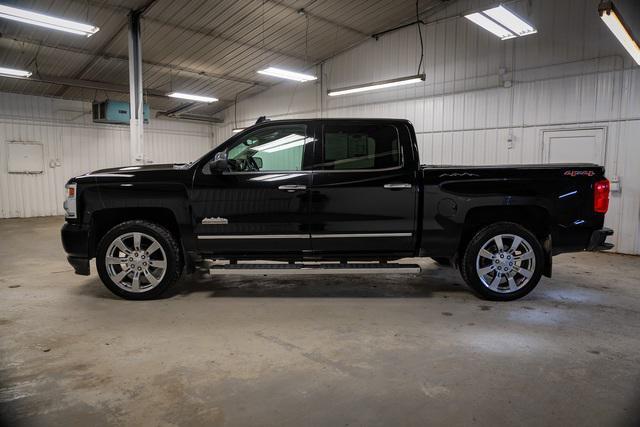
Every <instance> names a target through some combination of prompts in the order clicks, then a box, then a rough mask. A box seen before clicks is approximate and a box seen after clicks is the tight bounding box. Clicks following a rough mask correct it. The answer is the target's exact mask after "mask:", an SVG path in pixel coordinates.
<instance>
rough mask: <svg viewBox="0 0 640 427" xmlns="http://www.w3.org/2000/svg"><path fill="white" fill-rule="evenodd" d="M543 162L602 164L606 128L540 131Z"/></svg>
mask: <svg viewBox="0 0 640 427" xmlns="http://www.w3.org/2000/svg"><path fill="white" fill-rule="evenodd" d="M542 147H543V148H542V150H543V151H542V161H543V162H544V163H595V164H598V165H602V166H604V160H605V158H604V157H605V149H606V128H589V129H560V130H545V131H543V132H542Z"/></svg>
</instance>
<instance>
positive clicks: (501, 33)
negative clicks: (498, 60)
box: [465, 6, 538, 40]
mask: <svg viewBox="0 0 640 427" xmlns="http://www.w3.org/2000/svg"><path fill="white" fill-rule="evenodd" d="M465 18H467V19H468V20H469V21H471V22H473V23H475V24H477V25H479V26H481V27H482V28H484V29H485V30H487V31H489V32H490V33H493V34H495V35H496V36H498V37H500V39H501V40H509V39H513V38H516V37H519V36H527V35H529V34H535V33H537V32H538V30H536V29H535V28H533V27H532V26H531V25H529V24H528V23H527V22H525V21H524V20H523V19H522V18H520V17H519V16H517V15H516V14H515V13H513V12H511V11H510V10H509V9H507V8H505V7H504V6H498V7H494V8H491V9H487V10H484V11H482V12H476V13H470V14H469V15H465Z"/></svg>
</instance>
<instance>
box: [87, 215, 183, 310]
mask: <svg viewBox="0 0 640 427" xmlns="http://www.w3.org/2000/svg"><path fill="white" fill-rule="evenodd" d="M136 231H137V232H142V233H145V234H148V235H150V236H152V237H153V238H154V239H156V240H157V241H158V243H159V244H160V246H162V249H163V250H164V252H165V255H166V257H167V271H166V272H165V275H164V277H163V278H162V280H161V281H160V283H159V284H158V285H157V286H156V287H155V288H153V289H151V290H149V291H147V292H139V293H137V292H128V291H126V290H124V289H122V288H120V287H119V286H118V285H116V284H115V283H114V282H113V281H112V280H111V278H110V277H109V274H108V273H107V266H106V263H105V256H106V252H107V249H108V248H109V245H110V244H111V242H113V240H114V239H115V238H116V237H118V236H121V235H122V234H125V233H131V232H136ZM96 267H97V270H98V275H99V276H100V279H101V280H102V283H104V285H105V286H106V287H107V288H108V289H109V290H110V291H111V292H113V293H114V294H115V295H117V296H119V297H121V298H125V299H128V300H147V299H155V298H158V297H160V295H161V294H162V293H163V292H164V291H165V290H166V289H167V288H168V287H169V286H171V284H172V283H174V282H175V281H176V280H177V278H178V277H179V275H180V254H179V249H178V246H177V243H176V241H175V239H174V238H173V236H172V235H171V233H170V232H169V231H168V230H166V229H165V228H164V227H162V226H160V225H158V224H154V223H151V222H147V221H140V220H134V221H126V222H123V223H121V224H119V225H116V226H115V227H113V228H112V229H111V230H109V231H108V232H107V233H106V234H105V235H104V236H103V237H102V239H100V243H98V249H97V252H96Z"/></svg>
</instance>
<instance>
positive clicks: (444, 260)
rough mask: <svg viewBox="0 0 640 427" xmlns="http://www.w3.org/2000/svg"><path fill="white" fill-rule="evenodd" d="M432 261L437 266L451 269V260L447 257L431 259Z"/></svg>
mask: <svg viewBox="0 0 640 427" xmlns="http://www.w3.org/2000/svg"><path fill="white" fill-rule="evenodd" d="M431 259H432V260H434V261H435V262H436V264H438V265H440V266H442V267H451V260H450V259H449V258H446V257H431Z"/></svg>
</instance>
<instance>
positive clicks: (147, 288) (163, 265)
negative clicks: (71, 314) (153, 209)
mask: <svg viewBox="0 0 640 427" xmlns="http://www.w3.org/2000/svg"><path fill="white" fill-rule="evenodd" d="M96 266H97V268H98V274H99V275H100V279H102V282H103V283H104V284H105V286H106V287H107V288H108V289H109V290H110V291H111V292H113V293H114V294H116V295H118V296H120V297H122V298H125V299H130V300H142V299H153V298H157V297H159V296H160V294H162V292H164V291H165V290H166V289H167V288H168V287H169V286H171V284H173V283H174V282H175V281H176V280H177V279H178V277H179V276H180V252H179V249H178V244H177V243H176V241H175V239H174V238H173V236H172V235H171V233H170V232H169V231H168V230H167V229H165V228H164V227H161V226H160V225H158V224H154V223H151V222H147V221H142V220H133V221H126V222H123V223H121V224H118V225H116V226H115V227H113V228H112V229H111V230H109V231H108V232H107V233H106V234H105V235H104V237H102V239H101V240H100V243H99V244H98V250H97V253H96Z"/></svg>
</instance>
